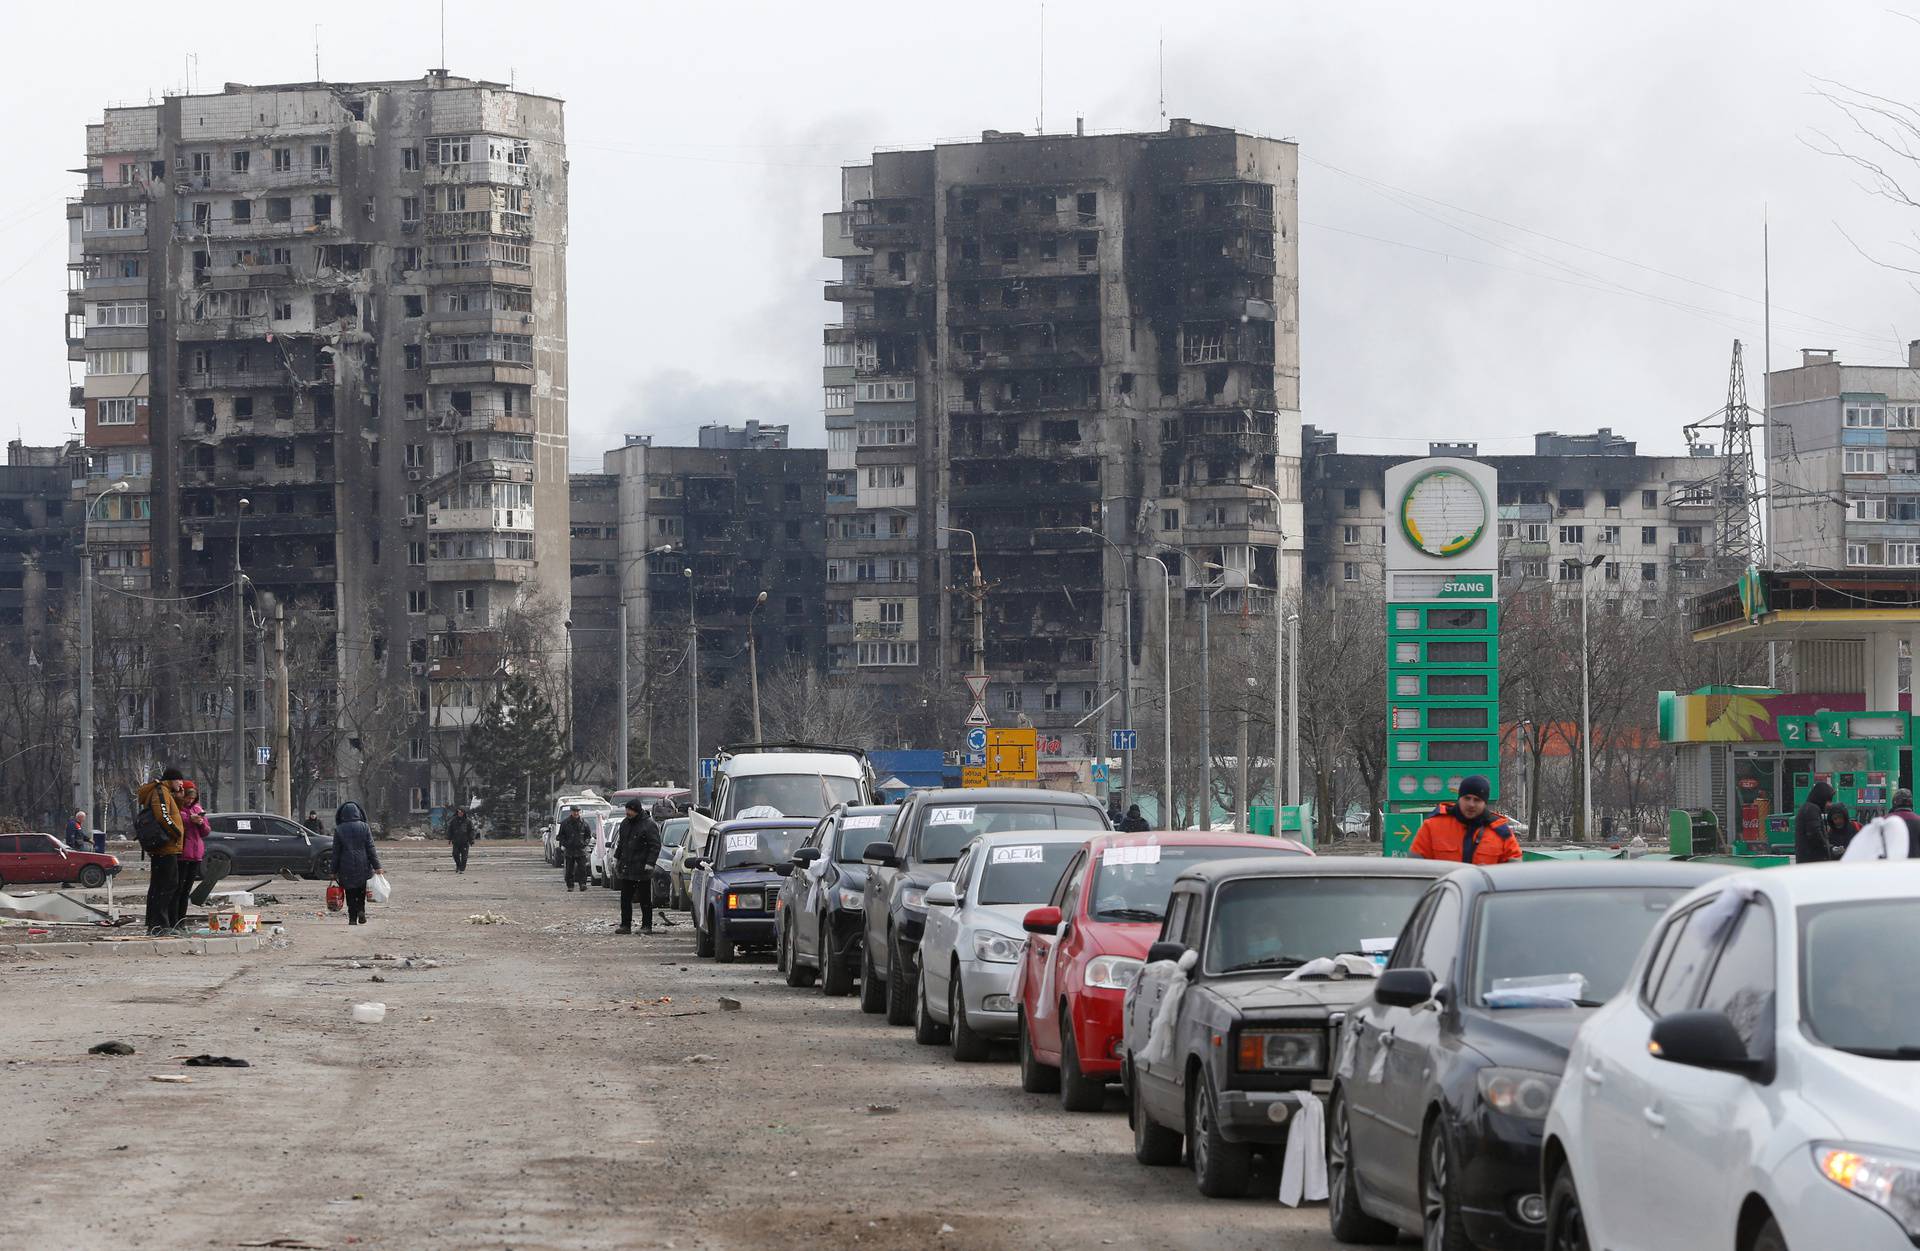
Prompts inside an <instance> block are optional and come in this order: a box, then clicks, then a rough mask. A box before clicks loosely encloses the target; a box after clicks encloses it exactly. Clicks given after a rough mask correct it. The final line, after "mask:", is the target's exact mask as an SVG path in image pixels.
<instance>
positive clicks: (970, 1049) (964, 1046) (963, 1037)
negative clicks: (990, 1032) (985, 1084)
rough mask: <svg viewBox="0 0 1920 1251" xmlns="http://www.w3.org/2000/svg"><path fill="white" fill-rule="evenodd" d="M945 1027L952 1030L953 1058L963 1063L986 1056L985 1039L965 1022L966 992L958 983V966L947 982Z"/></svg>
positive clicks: (982, 1058)
mask: <svg viewBox="0 0 1920 1251" xmlns="http://www.w3.org/2000/svg"><path fill="white" fill-rule="evenodd" d="M947 1028H948V1029H949V1030H951V1031H952V1038H953V1058H954V1059H956V1060H959V1061H962V1062H963V1063H971V1062H973V1061H975V1060H984V1059H986V1058H987V1040H986V1039H985V1038H982V1037H981V1036H980V1035H978V1034H976V1033H974V1032H973V1026H971V1025H968V1024H967V993H966V990H965V988H964V987H962V986H961V984H960V966H959V965H955V966H954V969H953V977H952V978H951V979H950V980H949V981H948V982H947Z"/></svg>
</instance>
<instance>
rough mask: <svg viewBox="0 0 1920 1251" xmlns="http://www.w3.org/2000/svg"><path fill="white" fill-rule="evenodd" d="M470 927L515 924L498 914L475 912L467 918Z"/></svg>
mask: <svg viewBox="0 0 1920 1251" xmlns="http://www.w3.org/2000/svg"><path fill="white" fill-rule="evenodd" d="M467 924H468V925H511V924H513V922H511V921H509V920H507V918H505V917H503V916H501V915H500V914H499V913H497V912H475V913H471V914H469V915H468V917H467Z"/></svg>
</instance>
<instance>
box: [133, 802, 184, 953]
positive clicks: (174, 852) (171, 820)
mask: <svg viewBox="0 0 1920 1251" xmlns="http://www.w3.org/2000/svg"><path fill="white" fill-rule="evenodd" d="M181 778H182V775H181V773H180V770H178V769H168V770H167V771H166V772H165V773H162V774H161V775H160V780H159V781H158V782H148V783H147V784H146V785H144V786H142V787H141V788H140V789H139V791H137V792H136V794H135V797H136V798H137V799H138V800H139V802H140V807H139V808H138V810H136V811H135V813H134V817H133V835H134V837H135V838H136V839H139V840H140V848H141V850H142V851H145V852H146V853H147V860H148V863H149V864H150V865H151V866H152V867H151V869H150V871H149V873H148V876H147V932H148V933H149V934H164V933H166V931H167V929H168V928H169V926H170V925H171V923H172V919H173V900H174V896H175V895H177V894H178V893H179V890H180V851H181V849H182V848H183V847H184V846H185V845H186V837H187V836H186V826H185V825H183V824H182V823H181V820H180V796H179V787H180V782H181Z"/></svg>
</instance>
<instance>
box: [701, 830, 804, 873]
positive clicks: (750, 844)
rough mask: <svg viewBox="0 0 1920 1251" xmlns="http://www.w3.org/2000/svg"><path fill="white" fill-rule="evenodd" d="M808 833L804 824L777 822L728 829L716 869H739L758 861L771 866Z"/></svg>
mask: <svg viewBox="0 0 1920 1251" xmlns="http://www.w3.org/2000/svg"><path fill="white" fill-rule="evenodd" d="M807 834H808V828H807V827H806V826H804V825H796V826H777V827H771V828H767V829H758V830H726V831H723V832H722V833H721V835H720V863H719V864H717V865H715V866H714V867H715V868H716V869H739V868H744V867H745V866H747V865H759V866H760V867H762V868H767V869H771V868H772V867H773V866H774V865H776V864H779V863H780V862H781V861H783V860H787V859H789V858H790V857H792V855H793V849H794V848H796V847H798V846H799V845H800V843H801V841H802V840H803V839H805V838H806V836H807Z"/></svg>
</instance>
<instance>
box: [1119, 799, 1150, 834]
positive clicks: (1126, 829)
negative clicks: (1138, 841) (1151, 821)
mask: <svg viewBox="0 0 1920 1251" xmlns="http://www.w3.org/2000/svg"><path fill="white" fill-rule="evenodd" d="M1147 828H1148V826H1147V819H1146V818H1145V817H1143V816H1141V815H1140V805H1139V804H1128V805H1127V815H1126V816H1124V817H1121V818H1120V832H1121V833H1122V834H1140V833H1144V832H1145V831H1146V830H1147Z"/></svg>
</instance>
